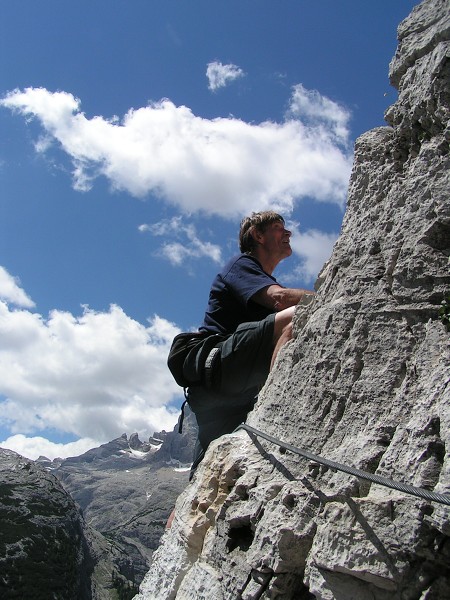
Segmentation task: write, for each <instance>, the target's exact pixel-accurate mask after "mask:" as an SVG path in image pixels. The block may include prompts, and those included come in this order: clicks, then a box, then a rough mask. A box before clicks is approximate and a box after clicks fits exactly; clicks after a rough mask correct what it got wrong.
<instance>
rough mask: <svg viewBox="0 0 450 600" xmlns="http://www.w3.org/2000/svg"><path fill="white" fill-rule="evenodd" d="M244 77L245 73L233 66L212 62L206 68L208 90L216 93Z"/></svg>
mask: <svg viewBox="0 0 450 600" xmlns="http://www.w3.org/2000/svg"><path fill="white" fill-rule="evenodd" d="M243 76H244V71H243V70H242V69H241V68H240V67H237V66H236V65H233V64H228V65H223V64H222V63H221V62H217V61H214V62H210V63H208V66H207V68H206V77H207V78H208V89H210V90H211V91H213V92H215V91H216V90H218V89H219V88H222V87H225V86H227V85H228V84H229V83H231V82H232V81H234V80H235V79H239V77H243Z"/></svg>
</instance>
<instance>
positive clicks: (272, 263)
mask: <svg viewBox="0 0 450 600" xmlns="http://www.w3.org/2000/svg"><path fill="white" fill-rule="evenodd" d="M249 254H250V256H253V258H256V260H258V261H259V262H260V263H261V266H262V268H263V269H264V271H265V272H266V273H267V275H272V273H273V272H274V270H275V267H276V266H277V264H278V263H279V262H280V261H278V260H274V259H273V258H270V257H269V256H267V254H266V253H265V252H264V251H262V249H261V248H260V246H257V247H256V248H254V249H253V250H252V251H251V252H250V253H249Z"/></svg>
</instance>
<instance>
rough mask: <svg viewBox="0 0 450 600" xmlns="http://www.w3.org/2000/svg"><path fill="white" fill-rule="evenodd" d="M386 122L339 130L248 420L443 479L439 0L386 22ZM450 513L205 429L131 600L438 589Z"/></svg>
mask: <svg viewBox="0 0 450 600" xmlns="http://www.w3.org/2000/svg"><path fill="white" fill-rule="evenodd" d="M398 33H399V47H398V51H397V53H396V56H395V58H394V59H393V61H392V63H391V67H390V77H391V81H392V83H393V85H395V86H396V87H397V88H398V90H399V98H398V101H397V102H396V103H395V104H394V105H393V106H392V107H391V108H390V109H389V110H388V111H387V114H386V120H387V122H388V124H389V126H388V127H381V128H378V129H375V130H373V131H369V132H368V133H366V134H364V135H363V136H361V137H360V138H359V139H358V140H357V143H356V148H355V162H354V168H353V173H352V176H351V181H350V187H349V195H348V208H347V212H346V215H345V219H344V223H343V228H342V232H341V236H340V238H339V240H338V242H337V243H336V245H335V248H334V251H333V255H332V257H331V259H330V260H329V262H328V263H327V264H326V265H325V267H324V269H323V270H322V272H321V274H320V276H319V279H318V281H317V284H316V289H317V295H316V297H315V298H314V300H313V301H312V302H311V303H310V304H304V305H299V306H298V309H297V312H296V321H295V339H294V340H293V341H292V342H291V343H290V344H288V345H287V346H286V347H285V348H284V349H283V351H282V352H281V353H280V355H279V357H278V360H277V364H276V367H275V369H274V370H273V372H272V374H271V375H270V377H269V379H268V381H267V383H266V386H265V387H264V389H263V391H262V393H261V394H260V398H259V401H258V404H257V405H256V407H255V409H254V411H253V412H252V413H251V414H250V415H249V418H248V422H249V424H250V425H252V426H253V427H255V428H257V429H259V430H262V431H264V432H266V433H268V434H270V435H272V436H274V437H276V438H279V439H281V440H283V441H285V442H288V443H289V444H291V445H293V446H297V447H300V448H305V449H307V450H309V451H310V452H313V453H315V454H318V455H321V456H324V457H326V458H328V459H332V460H334V461H338V462H341V463H344V464H347V465H352V466H354V467H356V468H359V469H363V470H366V471H368V472H370V473H376V474H380V475H383V476H385V477H390V478H392V479H395V480H398V481H403V482H405V483H408V484H412V485H414V486H417V487H422V488H426V489H428V490H434V491H436V492H439V493H441V494H447V495H448V494H449V492H450V460H449V456H448V452H449V448H450V427H449V426H450V392H449V384H448V381H449V376H450V369H449V365H450V351H449V332H448V330H447V328H446V325H445V323H444V322H443V320H442V319H441V318H440V316H439V309H440V306H441V302H442V301H443V300H444V299H445V298H446V297H447V298H448V293H449V288H450V277H449V265H448V260H449V254H450V202H449V195H450V159H449V141H450V107H449V100H450V85H449V84H450V42H449V39H450V5H449V3H448V1H446V0H425V1H424V2H422V3H421V4H420V5H418V6H417V7H416V8H415V9H414V10H413V12H412V13H411V15H410V16H409V17H408V18H407V19H406V20H405V21H404V22H403V23H402V24H401V25H400V27H399V30H398ZM449 535H450V509H449V507H448V506H445V505H444V504H440V503H437V502H430V501H428V500H423V499H421V498H417V497H415V496H411V495H408V494H406V493H403V492H399V491H396V490H392V489H390V488H387V487H382V486H380V485H377V484H373V483H372V484H371V483H370V482H368V481H365V480H362V479H358V478H356V477H354V476H350V475H347V474H345V473H342V472H339V471H333V470H330V469H328V468H325V467H320V466H318V465H317V463H313V462H308V461H306V460H305V459H302V458H300V457H298V456H297V455H295V454H293V453H290V452H284V453H282V452H280V450H279V448H278V447H277V446H276V445H273V444H271V443H269V442H266V441H265V440H262V439H261V438H251V437H250V436H249V434H248V433H247V432H244V431H241V432H238V433H236V434H233V435H229V436H224V437H222V438H220V439H219V440H217V441H216V442H214V443H213V444H212V445H211V447H210V449H209V451H208V453H207V456H206V458H205V460H204V461H203V463H202V464H201V465H200V468H199V469H198V472H197V474H196V476H195V478H194V481H193V482H192V484H191V485H189V486H188V487H187V488H186V490H185V491H184V492H183V494H182V495H181V496H180V498H179V499H178V501H177V505H176V514H175V519H174V522H173V525H172V528H171V529H170V530H169V531H168V532H166V534H165V535H164V536H163V539H162V544H161V546H160V547H159V549H158V550H157V552H156V553H155V554H154V557H153V559H154V560H153V564H152V567H151V569H150V571H149V573H148V574H147V576H146V577H145V579H144V581H143V583H142V584H141V588H140V594H139V596H137V597H136V600H165V599H167V600H169V599H175V598H176V600H188V599H192V600H194V599H195V600H201V599H205V600H206V599H207V600H228V599H229V600H231V599H233V600H234V599H236V598H241V599H242V600H250V599H257V598H277V600H289V599H297V598H298V599H306V598H317V599H320V600H332V599H340V600H342V599H345V600H350V599H358V600H359V599H365V598H372V599H374V600H388V599H389V600H392V599H398V600H400V599H417V600H419V599H420V600H438V599H439V600H443V599H444V598H449V597H450V539H449Z"/></svg>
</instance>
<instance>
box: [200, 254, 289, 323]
mask: <svg viewBox="0 0 450 600" xmlns="http://www.w3.org/2000/svg"><path fill="white" fill-rule="evenodd" d="M274 284H277V285H279V284H278V282H277V280H276V279H275V277H272V276H271V275H268V274H267V273H266V272H265V271H264V270H263V268H262V266H261V264H260V262H259V261H258V260H256V258H253V256H249V255H248V254H239V255H238V256H234V257H233V258H232V259H231V260H230V261H229V262H228V263H227V264H226V265H225V267H224V268H223V269H222V271H221V272H220V273H219V274H218V275H216V277H215V279H214V281H213V283H212V286H211V291H210V293H209V303H208V308H207V309H206V313H205V319H204V321H203V323H202V325H201V327H200V331H209V332H211V333H222V334H223V333H233V332H234V331H236V329H237V326H238V325H240V324H241V323H246V322H249V321H261V320H262V319H265V318H266V317H267V316H268V315H270V314H271V313H273V312H275V310H271V309H270V308H266V307H265V306H262V305H261V304H257V303H256V302H253V301H252V300H251V297H252V296H253V295H254V294H256V292H259V290H262V289H263V288H265V287H268V286H269V285H274Z"/></svg>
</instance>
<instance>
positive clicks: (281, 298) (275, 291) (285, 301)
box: [251, 284, 314, 312]
mask: <svg viewBox="0 0 450 600" xmlns="http://www.w3.org/2000/svg"><path fill="white" fill-rule="evenodd" d="M311 295H314V292H312V291H310V290H302V289H300V288H285V287H281V285H276V284H274V285H269V286H267V287H265V288H263V289H262V290H259V292H256V294H253V296H252V298H251V299H252V300H253V301H254V302H257V303H258V304H262V305H263V306H267V308H272V309H274V310H276V311H277V312H278V311H280V310H284V309H285V308H289V307H290V306H295V305H296V304H298V303H299V302H300V300H301V299H302V298H303V296H311Z"/></svg>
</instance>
